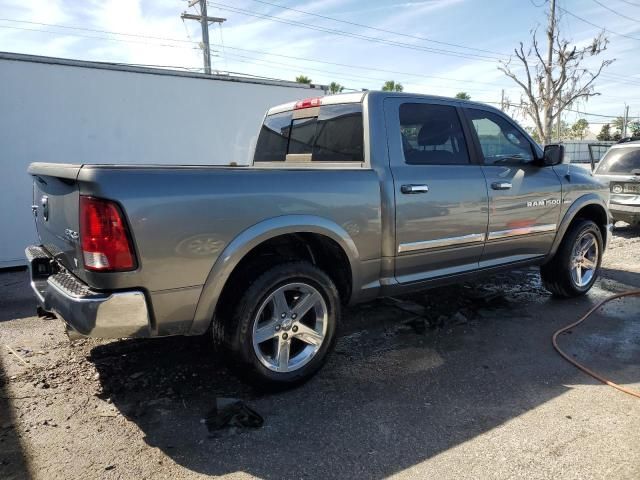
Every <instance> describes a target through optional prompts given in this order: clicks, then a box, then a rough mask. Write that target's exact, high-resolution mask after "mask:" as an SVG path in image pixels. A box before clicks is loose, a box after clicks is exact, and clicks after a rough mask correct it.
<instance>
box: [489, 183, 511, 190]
mask: <svg viewBox="0 0 640 480" xmlns="http://www.w3.org/2000/svg"><path fill="white" fill-rule="evenodd" d="M511 187H512V185H511V183H510V182H493V183H492V184H491V188H493V189H494V190H509V189H510V188H511Z"/></svg>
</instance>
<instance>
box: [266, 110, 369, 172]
mask: <svg viewBox="0 0 640 480" xmlns="http://www.w3.org/2000/svg"><path fill="white" fill-rule="evenodd" d="M284 161H293V162H296V161H299V162H360V163H361V162H364V128H363V118H362V104H361V103H343V104H330V105H321V106H319V107H314V108H306V109H299V110H290V111H287V112H281V113H275V114H273V115H267V117H266V118H265V121H264V123H263V125H262V129H261V130H260V135H259V136H258V142H257V144H256V151H255V155H254V162H256V163H258V162H284Z"/></svg>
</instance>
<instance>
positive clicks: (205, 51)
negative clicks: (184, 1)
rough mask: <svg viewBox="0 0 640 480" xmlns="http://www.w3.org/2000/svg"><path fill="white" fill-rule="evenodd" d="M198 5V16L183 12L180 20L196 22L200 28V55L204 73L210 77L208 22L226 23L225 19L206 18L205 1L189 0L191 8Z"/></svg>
mask: <svg viewBox="0 0 640 480" xmlns="http://www.w3.org/2000/svg"><path fill="white" fill-rule="evenodd" d="M197 3H199V4H200V15H192V14H190V13H187V12H183V13H182V15H180V18H182V20H185V19H187V20H198V21H199V22H200V27H201V28H202V55H203V57H204V73H206V74H207V75H211V49H210V47H209V22H213V23H222V22H224V21H226V20H227V19H226V18H219V17H208V16H207V0H190V2H189V6H190V7H193V6H194V5H195V4H197Z"/></svg>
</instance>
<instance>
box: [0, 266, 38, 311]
mask: <svg viewBox="0 0 640 480" xmlns="http://www.w3.org/2000/svg"><path fill="white" fill-rule="evenodd" d="M28 278H29V272H28V271H27V269H26V268H11V269H4V270H2V279H1V281H0V291H1V292H2V295H0V322H4V321H7V320H14V319H16V318H23V317H30V316H33V315H35V314H36V305H35V303H34V302H33V298H34V297H33V293H32V292H31V289H30V288H25V287H26V286H27V285H28V284H29V281H28Z"/></svg>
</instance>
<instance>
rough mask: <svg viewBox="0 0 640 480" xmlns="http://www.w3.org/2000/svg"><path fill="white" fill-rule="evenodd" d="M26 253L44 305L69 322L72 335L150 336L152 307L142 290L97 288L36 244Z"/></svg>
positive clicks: (37, 293)
mask: <svg viewBox="0 0 640 480" xmlns="http://www.w3.org/2000/svg"><path fill="white" fill-rule="evenodd" d="M25 255H26V257H27V262H28V265H29V273H30V277H31V288H32V289H33V291H34V293H35V294H36V297H37V298H38V301H39V303H40V305H41V306H42V308H43V309H44V310H46V311H48V312H53V313H55V314H56V316H58V317H59V318H61V319H62V320H63V321H64V322H65V324H66V325H67V333H69V336H70V337H71V338H74V337H80V336H86V337H98V338H122V337H147V336H149V333H150V322H149V309H148V307H147V302H146V299H145V295H144V293H143V292H142V291H139V290H126V291H114V292H103V291H96V290H93V289H91V288H90V287H89V286H88V285H86V284H85V283H83V282H81V281H80V280H79V279H78V278H77V277H75V276H74V275H72V274H71V273H69V272H67V271H66V270H64V269H62V268H57V267H56V263H55V261H54V260H53V258H52V257H51V255H50V254H49V253H48V252H47V251H46V250H45V249H44V248H42V247H39V246H35V245H32V246H30V247H27V249H26V250H25Z"/></svg>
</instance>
